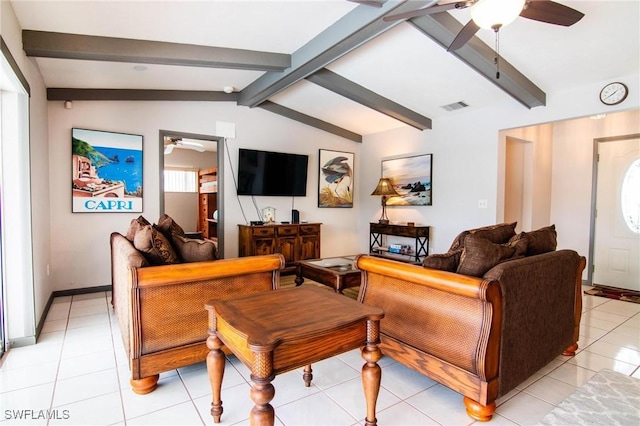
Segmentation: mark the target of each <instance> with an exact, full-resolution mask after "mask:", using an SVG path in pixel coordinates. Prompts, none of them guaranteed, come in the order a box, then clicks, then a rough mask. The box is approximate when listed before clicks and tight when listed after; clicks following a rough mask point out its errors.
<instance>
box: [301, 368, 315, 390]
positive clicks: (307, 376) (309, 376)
mask: <svg viewBox="0 0 640 426" xmlns="http://www.w3.org/2000/svg"><path fill="white" fill-rule="evenodd" d="M302 378H303V379H304V385H305V386H306V387H309V386H311V381H312V380H313V370H312V369H311V364H309V365H305V366H304V373H303V374H302Z"/></svg>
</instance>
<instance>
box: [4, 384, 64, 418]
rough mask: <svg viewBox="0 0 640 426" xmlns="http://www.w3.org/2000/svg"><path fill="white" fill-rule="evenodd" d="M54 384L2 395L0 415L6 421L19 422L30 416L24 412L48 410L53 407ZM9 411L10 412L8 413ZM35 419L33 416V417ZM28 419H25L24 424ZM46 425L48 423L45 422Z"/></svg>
mask: <svg viewBox="0 0 640 426" xmlns="http://www.w3.org/2000/svg"><path fill="white" fill-rule="evenodd" d="M53 386H54V383H53V382H51V383H46V384H44V385H37V386H31V387H28V388H24V389H19V390H15V391H11V392H4V388H3V391H2V392H1V393H0V407H2V410H1V412H0V415H2V418H3V419H5V420H12V423H13V421H15V420H19V419H20V418H21V417H26V416H27V415H28V414H27V413H25V412H24V410H38V411H39V410H47V409H49V408H50V407H51V398H52V397H53ZM7 410H9V411H8V412H7ZM31 417H33V416H31ZM27 420H28V419H24V424H26V423H27ZM45 424H46V421H45Z"/></svg>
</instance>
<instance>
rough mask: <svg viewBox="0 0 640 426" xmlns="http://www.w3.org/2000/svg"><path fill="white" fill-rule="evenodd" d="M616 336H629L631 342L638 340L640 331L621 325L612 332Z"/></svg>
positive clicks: (631, 326)
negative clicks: (616, 334)
mask: <svg viewBox="0 0 640 426" xmlns="http://www.w3.org/2000/svg"><path fill="white" fill-rule="evenodd" d="M614 331H615V332H616V333H618V334H623V335H625V336H629V337H630V338H631V339H632V340H636V339H640V329H638V327H634V326H633V325H627V324H622V325H621V326H619V327H616V329H615V330H614Z"/></svg>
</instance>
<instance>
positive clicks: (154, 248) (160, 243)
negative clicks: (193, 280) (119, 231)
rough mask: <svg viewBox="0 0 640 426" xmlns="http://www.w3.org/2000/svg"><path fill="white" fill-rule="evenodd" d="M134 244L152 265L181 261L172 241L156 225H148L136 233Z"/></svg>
mask: <svg viewBox="0 0 640 426" xmlns="http://www.w3.org/2000/svg"><path fill="white" fill-rule="evenodd" d="M133 246H134V247H135V248H136V249H137V250H138V251H140V252H141V253H142V254H143V255H144V256H145V257H146V258H147V260H148V261H149V263H150V264H151V265H168V264H173V263H180V259H179V258H178V255H177V254H176V252H175V251H174V250H173V247H172V246H171V243H170V242H169V240H167V238H166V237H165V236H164V235H163V234H162V232H160V231H159V230H158V229H157V228H156V227H155V226H154V225H147V226H145V227H144V228H142V229H141V230H139V231H138V232H137V233H136V236H135V238H134V240H133Z"/></svg>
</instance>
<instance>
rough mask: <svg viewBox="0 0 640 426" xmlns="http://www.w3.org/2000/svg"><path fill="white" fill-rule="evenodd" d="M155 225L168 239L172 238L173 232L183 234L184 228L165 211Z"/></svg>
mask: <svg viewBox="0 0 640 426" xmlns="http://www.w3.org/2000/svg"><path fill="white" fill-rule="evenodd" d="M157 227H158V229H159V230H160V232H162V234H163V235H164V236H165V237H167V239H168V240H171V239H172V235H173V234H178V235H184V229H182V227H181V226H180V225H178V224H177V223H176V221H175V220H173V218H172V217H171V216H169V215H168V214H166V213H165V214H163V215H162V216H160V219H158V225H157Z"/></svg>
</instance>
